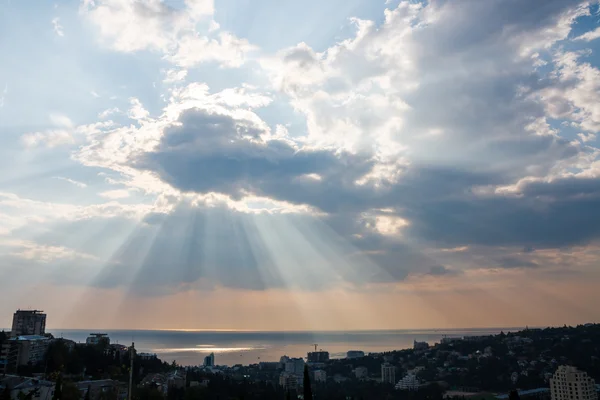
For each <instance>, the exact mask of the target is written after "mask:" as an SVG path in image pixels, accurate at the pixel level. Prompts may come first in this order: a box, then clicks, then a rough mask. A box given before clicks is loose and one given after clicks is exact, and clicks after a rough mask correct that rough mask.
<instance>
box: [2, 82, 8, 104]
mask: <svg viewBox="0 0 600 400" xmlns="http://www.w3.org/2000/svg"><path fill="white" fill-rule="evenodd" d="M7 94H8V83H5V84H4V90H2V95H1V96H0V108H2V107H4V103H5V100H6V95H7Z"/></svg>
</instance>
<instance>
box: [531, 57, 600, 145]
mask: <svg viewBox="0 0 600 400" xmlns="http://www.w3.org/2000/svg"><path fill="white" fill-rule="evenodd" d="M587 54H589V53H588V52H577V53H576V52H560V51H559V52H557V54H556V56H555V59H554V64H555V70H554V77H555V82H554V84H553V85H550V86H549V87H548V88H546V89H544V90H542V91H541V92H540V94H539V96H540V98H541V100H542V101H543V102H544V104H545V106H546V110H547V112H548V114H549V115H550V116H551V117H553V118H556V119H568V120H572V121H575V122H576V125H577V126H578V127H579V128H580V129H583V130H586V131H589V132H596V133H597V132H600V69H598V68H597V67H594V66H592V65H591V64H590V63H588V62H580V59H581V58H582V57H583V56H585V55H587Z"/></svg>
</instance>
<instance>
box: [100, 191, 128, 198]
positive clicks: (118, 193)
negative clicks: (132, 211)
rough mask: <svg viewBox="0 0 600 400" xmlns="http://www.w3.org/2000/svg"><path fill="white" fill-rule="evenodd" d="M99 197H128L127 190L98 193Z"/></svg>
mask: <svg viewBox="0 0 600 400" xmlns="http://www.w3.org/2000/svg"><path fill="white" fill-rule="evenodd" d="M99 195H100V196H102V197H106V198H107V199H125V198H127V197H129V190H123V189H119V190H108V191H106V192H102V193H99Z"/></svg>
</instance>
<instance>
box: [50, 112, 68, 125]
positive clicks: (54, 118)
mask: <svg viewBox="0 0 600 400" xmlns="http://www.w3.org/2000/svg"><path fill="white" fill-rule="evenodd" d="M50 122H52V125H55V126H57V127H61V128H72V127H73V121H71V119H69V117H67V116H66V115H62V114H50Z"/></svg>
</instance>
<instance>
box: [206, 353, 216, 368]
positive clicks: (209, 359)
mask: <svg viewBox="0 0 600 400" xmlns="http://www.w3.org/2000/svg"><path fill="white" fill-rule="evenodd" d="M204 366H205V367H214V366H215V353H210V354H209V355H207V356H206V357H204Z"/></svg>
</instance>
